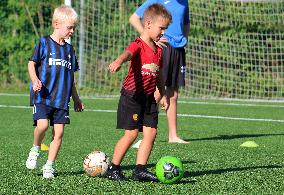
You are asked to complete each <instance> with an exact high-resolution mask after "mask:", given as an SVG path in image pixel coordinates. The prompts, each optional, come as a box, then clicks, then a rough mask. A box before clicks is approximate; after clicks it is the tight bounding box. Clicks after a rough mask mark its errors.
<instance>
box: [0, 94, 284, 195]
mask: <svg viewBox="0 0 284 195" xmlns="http://www.w3.org/2000/svg"><path fill="white" fill-rule="evenodd" d="M84 102H85V105H86V108H87V109H89V110H87V111H85V112H83V113H75V112H73V111H71V113H70V114H71V116H70V118H71V124H70V125H67V127H66V129H65V134H64V138H63V145H62V148H61V150H60V153H59V156H58V159H57V163H56V168H57V171H58V176H57V177H56V178H55V179H53V180H51V181H50V180H44V179H43V178H42V176H41V170H40V169H38V170H34V171H29V170H27V169H26V168H25V161H26V158H27V154H28V152H29V148H30V147H31V144H32V140H33V127H32V110H31V109H28V108H17V107H0V111H1V112H0V113H1V122H0V147H1V150H0V158H1V183H0V194H283V192H284V182H283V178H284V177H283V176H284V167H283V164H284V163H283V159H284V158H283V157H284V152H283V151H284V139H283V138H284V132H283V129H284V123H283V122H266V121H246V120H241V119H239V120H231V119H218V118H201V117H188V116H183V117H179V118H178V132H179V134H180V135H181V137H183V138H185V139H186V140H188V141H190V142H191V143H190V144H186V145H182V144H168V143H167V125H166V117H165V115H160V118H159V120H160V121H159V130H158V135H157V139H156V143H155V146H154V149H153V152H152V154H151V156H150V159H149V164H148V168H149V169H150V170H151V171H153V172H154V171H155V164H156V163H157V161H158V160H159V158H160V157H162V156H165V155H173V156H176V157H179V158H180V159H181V160H182V162H183V164H184V167H185V170H186V174H185V176H184V178H183V179H182V180H181V182H180V183H178V184H174V185H165V184H161V183H141V182H134V181H131V180H130V181H127V182H115V181H110V180H108V179H106V178H92V177H88V176H87V175H85V174H84V172H83V166H82V163H83V159H84V157H85V156H86V155H87V154H88V153H89V152H91V151H92V150H94V149H99V150H102V151H104V152H105V153H107V154H108V155H110V156H111V155H112V153H113V148H114V145H115V143H116V141H117V140H118V138H119V137H120V136H121V135H122V134H123V131H120V130H116V129H115V123H116V113H112V112H110V113H107V112H97V111H94V110H93V109H96V110H99V109H101V110H116V106H117V100H116V99H108V100H103V99H94V100H88V99H86V100H84ZM198 102H201V101H197V100H196V101H191V102H187V103H180V104H179V113H182V114H191V115H194V116H196V115H202V116H224V117H232V118H256V119H274V120H281V121H283V120H284V104H283V103H260V102H258V103H252V102H249V103H247V104H255V106H244V105H243V106H242V105H231V104H230V103H232V102H228V101H208V102H209V103H210V104H205V103H208V102H205V101H202V102H201V103H204V104H200V103H198ZM233 103H234V104H235V103H240V104H246V103H245V102H233ZM0 105H6V106H8V105H10V106H28V105H29V98H28V97H22V96H2V95H1V96H0ZM275 105H276V106H275ZM140 136H141V135H140ZM50 137H51V135H50V131H49V132H48V133H47V134H46V139H45V140H44V143H45V144H49V141H50ZM250 140H251V141H255V142H256V143H257V144H258V145H259V147H257V148H243V147H240V145H241V144H242V143H243V142H245V141H250ZM135 156H136V149H130V150H129V151H128V153H127V155H126V156H125V159H124V161H123V163H122V168H123V171H124V173H125V175H126V176H127V177H130V176H131V173H132V169H133V167H134V164H135ZM46 158H47V152H42V157H41V159H40V161H39V163H40V167H41V166H42V165H43V163H44V162H45V160H46Z"/></svg>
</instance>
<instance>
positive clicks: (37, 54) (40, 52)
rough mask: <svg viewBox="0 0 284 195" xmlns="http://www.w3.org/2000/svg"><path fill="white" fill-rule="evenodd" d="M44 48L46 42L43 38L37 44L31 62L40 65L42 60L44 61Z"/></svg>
mask: <svg viewBox="0 0 284 195" xmlns="http://www.w3.org/2000/svg"><path fill="white" fill-rule="evenodd" d="M44 48H45V41H44V39H43V38H41V39H40V40H39V42H38V43H37V44H36V46H35V49H34V52H33V54H32V57H31V58H30V59H29V60H30V61H33V62H35V63H36V64H39V62H40V61H41V59H43V56H44Z"/></svg>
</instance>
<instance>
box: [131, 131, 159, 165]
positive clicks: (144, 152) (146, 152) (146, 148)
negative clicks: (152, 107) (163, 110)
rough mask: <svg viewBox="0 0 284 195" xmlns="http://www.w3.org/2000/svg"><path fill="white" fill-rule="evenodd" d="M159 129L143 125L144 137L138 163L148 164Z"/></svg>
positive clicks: (138, 153)
mask: <svg viewBox="0 0 284 195" xmlns="http://www.w3.org/2000/svg"><path fill="white" fill-rule="evenodd" d="M156 134H157V129H156V128H151V127H145V126H144V127H143V139H142V142H141V144H140V146H139V149H138V152H137V159H136V164H141V165H146V164H147V161H148V159H149V156H150V154H151V151H152V148H153V144H154V141H155V138H156Z"/></svg>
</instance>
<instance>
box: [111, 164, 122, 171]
mask: <svg viewBox="0 0 284 195" xmlns="http://www.w3.org/2000/svg"><path fill="white" fill-rule="evenodd" d="M109 169H110V170H119V169H120V165H115V164H113V163H111V164H110V166H109Z"/></svg>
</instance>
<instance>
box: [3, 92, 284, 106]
mask: <svg viewBox="0 0 284 195" xmlns="http://www.w3.org/2000/svg"><path fill="white" fill-rule="evenodd" d="M0 96H12V97H13V96H14V97H28V96H29V94H10V93H0ZM82 99H100V100H115V99H118V96H109V97H108V96H107V97H82ZM206 101H207V102H206ZM208 101H209V100H204V101H190V100H188V101H186V100H179V101H178V103H180V104H200V105H223V106H244V107H246V106H247V107H271V108H284V101H273V100H272V101H265V100H262V101H261V100H255V101H254V100H239V101H240V102H244V103H232V102H221V103H219V102H208ZM220 101H224V100H220ZM226 101H229V100H226ZM230 101H237V100H230ZM247 102H259V103H269V102H270V103H272V102H273V103H279V104H253V103H247ZM282 103H283V104H282Z"/></svg>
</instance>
